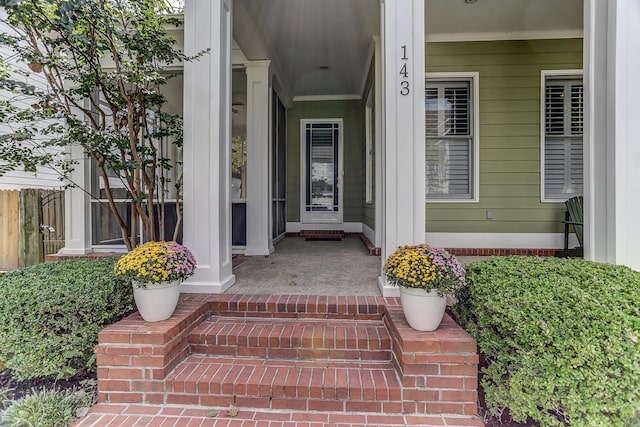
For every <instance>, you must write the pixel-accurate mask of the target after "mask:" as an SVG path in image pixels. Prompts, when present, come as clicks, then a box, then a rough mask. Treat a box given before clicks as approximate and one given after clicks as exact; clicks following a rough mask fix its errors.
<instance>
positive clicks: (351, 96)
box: [293, 94, 362, 102]
mask: <svg viewBox="0 0 640 427" xmlns="http://www.w3.org/2000/svg"><path fill="white" fill-rule="evenodd" d="M358 99H362V95H358V94H346V95H301V96H294V97H293V102H302V101H352V100H358Z"/></svg>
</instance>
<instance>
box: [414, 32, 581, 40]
mask: <svg viewBox="0 0 640 427" xmlns="http://www.w3.org/2000/svg"><path fill="white" fill-rule="evenodd" d="M583 36H584V32H583V31H582V30H550V31H511V32H486V33H439V34H426V35H425V38H424V39H425V40H424V41H425V42H478V41H498V40H544V39H581V38H582V37H583Z"/></svg>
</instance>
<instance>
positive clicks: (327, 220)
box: [300, 118, 345, 224]
mask: <svg viewBox="0 0 640 427" xmlns="http://www.w3.org/2000/svg"><path fill="white" fill-rule="evenodd" d="M314 123H334V124H336V123H337V124H338V189H339V192H338V206H339V209H338V213H337V214H333V215H327V216H325V217H324V218H323V217H316V218H314V217H313V212H311V213H309V212H307V211H306V206H305V203H306V202H305V200H306V185H305V181H304V179H305V175H306V167H307V166H306V165H307V159H306V154H307V140H306V126H307V124H314ZM344 188H345V186H344V120H343V119H342V118H327V119H317V118H314V119H301V120H300V222H301V223H302V224H342V223H343V221H344Z"/></svg>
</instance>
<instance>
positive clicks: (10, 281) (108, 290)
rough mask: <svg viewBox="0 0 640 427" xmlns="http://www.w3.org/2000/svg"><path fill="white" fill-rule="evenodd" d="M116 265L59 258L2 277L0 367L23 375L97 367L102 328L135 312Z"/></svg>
mask: <svg viewBox="0 0 640 427" xmlns="http://www.w3.org/2000/svg"><path fill="white" fill-rule="evenodd" d="M114 264H115V259H111V258H102V259H80V260H68V261H57V262H51V263H45V264H39V265H35V266H33V267H28V268H25V269H22V270H17V271H14V272H11V273H7V274H5V275H3V276H0V371H5V372H10V374H11V376H12V377H13V378H15V379H18V380H28V379H37V378H52V379H72V378H74V377H76V376H80V377H82V376H84V375H86V374H87V373H91V372H95V369H96V360H95V354H94V347H95V345H96V344H97V341H98V331H100V329H102V328H103V327H104V325H106V324H109V323H112V322H114V321H117V320H119V319H121V318H122V317H124V316H125V315H126V314H128V313H130V312H132V311H133V297H132V291H131V286H130V285H128V284H127V283H126V281H125V280H123V279H117V278H115V277H114V275H113V266H114Z"/></svg>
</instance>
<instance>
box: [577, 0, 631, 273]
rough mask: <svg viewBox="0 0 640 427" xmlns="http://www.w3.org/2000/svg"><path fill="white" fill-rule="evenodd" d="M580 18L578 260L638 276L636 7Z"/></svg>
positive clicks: (613, 3) (602, 3) (607, 2)
mask: <svg viewBox="0 0 640 427" xmlns="http://www.w3.org/2000/svg"><path fill="white" fill-rule="evenodd" d="M584 12H585V13H584V87H585V125H586V127H585V129H584V158H585V179H584V184H585V185H584V198H585V206H584V216H585V242H584V245H585V248H584V249H585V258H587V259H591V260H595V261H602V262H608V263H613V264H624V265H627V266H629V267H631V268H634V269H635V270H640V245H639V244H638V242H639V241H640V227H639V225H640V220H639V218H640V217H639V216H638V212H640V186H639V185H638V183H639V182H640V167H638V164H639V162H640V143H639V141H640V120H639V118H640V104H639V103H638V100H639V99H640V79H639V78H638V76H640V54H639V52H640V2H638V1H637V0H586V1H585V10H584Z"/></svg>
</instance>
